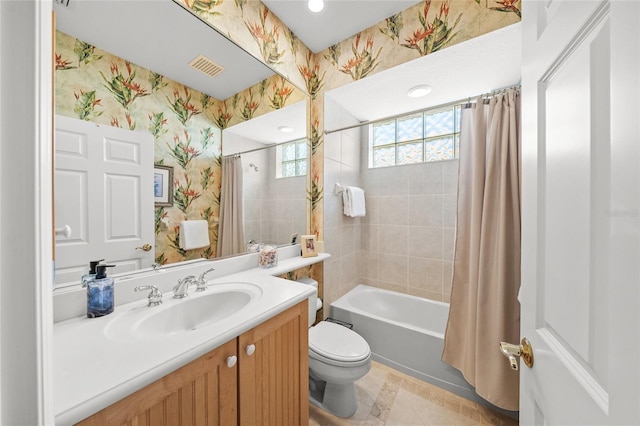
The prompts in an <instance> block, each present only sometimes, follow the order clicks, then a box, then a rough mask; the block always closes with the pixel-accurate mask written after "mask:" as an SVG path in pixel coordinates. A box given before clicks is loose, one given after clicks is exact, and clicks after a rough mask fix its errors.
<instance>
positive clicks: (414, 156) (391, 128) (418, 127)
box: [369, 105, 460, 168]
mask: <svg viewBox="0 0 640 426" xmlns="http://www.w3.org/2000/svg"><path fill="white" fill-rule="evenodd" d="M459 139H460V106H459V105H456V106H452V107H448V108H445V109H438V110H430V111H425V112H419V113H415V114H410V115H405V116H403V117H398V118H394V119H391V120H387V121H383V122H380V123H376V124H373V125H372V126H371V133H370V137H369V167H370V168H378V167H388V166H397V165H402V164H415V163H426V162H429V161H441V160H451V159H454V158H458V148H459V143H460V141H459Z"/></svg>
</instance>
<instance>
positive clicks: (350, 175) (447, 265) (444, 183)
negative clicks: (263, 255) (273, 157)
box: [324, 97, 458, 316]
mask: <svg viewBox="0 0 640 426" xmlns="http://www.w3.org/2000/svg"><path fill="white" fill-rule="evenodd" d="M325 105H326V106H325V114H326V115H325V120H326V127H327V128H330V129H333V128H338V127H341V126H345V125H348V124H354V123H357V119H356V118H355V117H353V116H350V115H349V114H348V113H347V112H346V111H344V110H343V109H342V108H341V107H340V106H339V105H337V104H336V103H335V102H333V101H332V100H331V99H330V98H329V97H325ZM366 133H367V129H366V127H362V128H359V129H352V130H349V131H344V132H339V133H332V134H329V135H326V136H325V146H324V150H325V160H324V163H325V164H324V174H325V176H324V185H325V187H324V189H325V193H324V247H325V251H326V252H328V253H330V254H331V256H332V257H331V259H330V260H329V261H326V262H325V265H324V271H325V275H324V293H325V294H324V297H325V305H324V306H325V308H326V310H325V316H326V315H328V312H329V310H328V307H329V305H330V303H331V302H332V301H334V300H336V299H337V298H339V297H340V296H342V295H343V294H344V293H346V292H347V291H349V290H350V289H351V288H353V287H355V286H356V285H357V284H367V285H372V286H376V287H381V288H386V289H390V290H394V291H400V292H403V293H407V294H413V295H417V296H420V297H426V298H429V299H434V300H440V301H446V302H448V301H449V295H450V290H451V274H452V270H453V262H452V261H453V249H454V238H455V220H456V197H457V175H458V161H457V160H452V161H441V162H433V163H426V164H414V165H407V166H397V167H386V168H381V169H368V163H367V152H368V149H367V145H366V143H367V142H366ZM336 182H339V183H341V184H343V185H355V186H360V187H361V188H363V189H364V190H365V198H366V210H367V214H366V216H365V217H363V218H349V217H346V216H344V215H343V214H342V198H341V197H339V196H335V195H334V194H333V189H334V185H335V183H336Z"/></svg>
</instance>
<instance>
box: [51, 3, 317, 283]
mask: <svg viewBox="0 0 640 426" xmlns="http://www.w3.org/2000/svg"><path fill="white" fill-rule="evenodd" d="M54 10H55V12H56V28H57V32H56V46H55V54H56V58H55V59H56V60H55V74H54V75H55V77H54V82H55V100H56V105H55V113H56V114H57V115H61V116H66V117H70V118H73V119H76V120H82V121H87V122H92V123H94V124H96V125H98V126H99V127H101V128H108V127H119V128H121V129H122V130H123V131H131V132H133V133H145V134H147V135H148V136H150V137H151V136H152V139H153V147H154V148H153V160H151V161H153V163H155V164H160V165H164V166H168V167H170V168H172V169H173V181H172V182H168V180H167V181H159V182H162V184H163V185H169V186H172V189H173V199H172V200H171V201H170V202H169V203H168V204H171V205H170V206H166V204H167V203H165V205H162V206H160V205H156V206H155V208H154V207H153V204H152V206H151V208H145V209H141V210H139V211H135V210H134V209H130V210H131V211H129V212H127V214H128V215H129V216H131V217H130V219H133V218H135V219H137V218H138V217H139V218H140V221H137V220H132V221H131V226H130V227H129V228H128V229H125V230H124V231H123V232H120V233H119V234H118V235H116V236H115V237H116V238H117V239H118V240H121V241H122V240H130V241H129V243H130V244H129V246H130V247H128V248H127V249H125V252H119V253H113V254H112V253H108V254H103V251H102V250H101V249H96V250H93V247H92V241H91V240H92V236H95V235H96V232H93V231H92V232H84V233H82V232H80V229H75V230H72V232H71V235H70V237H67V236H65V232H62V231H61V233H60V235H59V236H57V238H56V248H57V250H56V265H57V267H58V266H62V265H63V264H65V260H64V253H63V251H61V250H59V248H60V247H61V245H63V244H67V245H68V246H74V247H75V252H74V254H73V255H72V256H71V260H70V261H69V262H67V266H66V268H67V270H68V272H69V274H68V277H80V276H81V275H82V273H84V272H86V270H87V265H88V262H89V261H90V260H97V259H101V258H107V261H109V263H112V264H116V265H118V267H117V268H116V271H114V272H116V275H118V274H121V273H129V272H131V271H134V270H137V269H140V268H148V267H149V266H150V265H151V264H153V263H157V264H161V265H168V264H175V263H179V262H184V261H189V260H193V259H199V258H203V257H205V258H211V257H215V255H216V242H217V232H218V218H219V212H218V209H219V200H220V187H221V166H220V164H221V158H222V131H221V129H222V128H224V127H226V125H227V124H228V123H229V122H230V120H231V121H233V120H232V119H231V116H233V115H234V114H235V117H234V120H237V119H239V118H240V117H243V118H242V119H244V120H248V119H249V118H250V117H245V116H244V115H243V114H241V113H239V112H238V111H237V110H236V108H242V105H243V103H242V102H244V101H243V98H244V97H245V96H243V95H242V94H243V93H245V91H246V90H247V89H248V88H251V87H254V86H257V85H259V86H260V88H261V89H262V90H261V92H260V93H261V95H262V94H264V96H265V97H270V96H273V95H274V91H276V90H284V86H285V84H286V85H288V83H287V82H285V81H284V80H283V79H282V78H281V77H279V76H278V75H276V74H275V73H274V72H273V71H272V70H271V69H270V68H268V67H267V66H265V65H264V64H262V63H261V62H259V61H258V60H257V59H255V58H254V57H252V56H251V55H249V54H248V53H246V52H244V51H243V50H242V49H240V48H239V47H237V46H236V45H235V44H234V43H232V42H230V41H229V40H227V39H226V38H225V37H223V36H221V35H220V34H218V33H217V32H216V31H215V30H213V29H212V28H211V27H209V26H208V25H207V24H205V23H204V22H202V21H201V20H199V19H198V18H196V17H194V16H193V15H192V14H191V13H189V12H188V11H186V10H184V9H183V8H182V7H181V6H180V5H178V4H176V3H174V2H171V1H144V2H117V3H114V2H112V1H102V0H95V1H84V2H71V6H70V7H63V6H61V5H59V4H57V3H54ZM141 16H144V19H140V17H141ZM169 27H170V28H171V31H167V28H169ZM201 54H203V55H204V56H206V57H208V58H210V59H212V60H213V61H214V62H215V63H217V64H218V65H220V66H221V68H222V71H221V72H220V73H218V74H217V75H216V76H214V77H211V76H208V75H205V74H204V73H203V72H201V71H199V70H197V69H193V68H192V67H191V66H189V62H190V61H191V60H193V59H194V58H196V57H197V56H198V55H201ZM286 90H289V88H287V89H286ZM290 90H291V91H294V89H293V88H291V89H290ZM257 92H258V90H254V94H255V93H257ZM249 93H250V92H249ZM287 93H290V92H287ZM239 94H240V95H239ZM296 96H298V95H296V94H294V95H292V96H291V98H290V101H291V102H293V99H295V98H296ZM232 100H233V101H232ZM236 100H239V102H238V103H237V105H236V102H235V101H236ZM248 102H253V99H249V101H248ZM263 104H264V105H269V102H268V101H266V98H265V102H263ZM263 113H264V112H263V111H262V112H261V111H255V110H252V115H255V116H259V115H260V114H263ZM305 127H306V126H305ZM56 142H57V141H56ZM116 145H117V144H116ZM114 146H115V145H114ZM59 147H60V145H59V144H56V149H58V148H59ZM56 155H58V153H56ZM57 162H58V160H57V159H56V163H57ZM148 166H149V165H148V164H146V165H145V168H146V169H148V170H152V171H153V167H148ZM61 182H62V181H60V180H58V176H56V179H55V186H56V195H58V194H61V193H65V191H66V192H67V195H69V197H70V198H71V199H73V197H74V195H73V194H71V192H70V188H68V187H66V186H65V185H64V184H62V183H61ZM76 183H78V181H76ZM140 188H141V190H140V191H139V192H143V191H144V190H143V189H142V186H141V187H140ZM76 190H77V191H84V194H90V193H92V189H91V188H89V187H87V185H86V184H82V183H81V182H80V183H79V184H78V185H76ZM149 191H150V192H152V191H153V188H152V185H150V186H149ZM300 191H301V197H304V194H305V189H301V190H300ZM113 193H114V194H116V195H118V194H119V192H118V191H115V192H113ZM58 201H59V200H58V198H57V197H56V208H58V206H62V207H66V208H68V209H71V210H72V211H71V213H72V215H73V214H76V213H78V214H77V215H76V216H78V217H80V216H81V217H82V218H83V220H84V223H83V224H82V225H81V226H84V227H87V229H89V228H90V227H91V223H89V222H90V221H91V218H92V217H93V215H90V214H88V213H87V212H82V213H79V212H78V211H77V210H74V209H73V208H72V207H71V203H67V202H58ZM80 204H82V203H80ZM86 204H87V203H85V205H86ZM58 213H59V212H56V220H57V219H58V218H60V217H64V215H62V214H58ZM142 219H144V220H142ZM192 220H204V221H206V222H207V223H208V234H209V235H208V237H209V241H210V245H207V246H204V247H201V248H197V249H189V250H185V249H182V247H181V246H182V244H181V243H180V225H181V223H183V222H185V221H192ZM106 222H109V221H106ZM110 223H111V225H113V224H116V225H117V224H120V223H121V222H119V221H117V220H111V221H110ZM143 223H146V224H148V225H143ZM64 225H65V224H64V223H56V225H55V226H56V228H61V229H64ZM149 226H150V227H151V228H152V229H151V230H150V232H151V238H150V239H151V241H146V239H144V241H143V238H142V237H141V235H142V234H143V232H142V230H141V229H140V228H142V227H145V232H147V231H148V230H147V229H146V228H147V227H149ZM79 227H80V226H79ZM79 227H77V228H79ZM113 229H115V228H114V227H112V230H113ZM100 232H102V231H100ZM138 240H140V241H138ZM147 244H148V245H150V246H152V249H150V250H144V247H148V246H146V245H147ZM136 247H140V248H142V249H136ZM56 282H57V284H58V285H59V284H61V283H68V284H69V285H77V283H78V280H76V279H71V281H69V279H68V278H65V279H60V280H57V281H56Z"/></svg>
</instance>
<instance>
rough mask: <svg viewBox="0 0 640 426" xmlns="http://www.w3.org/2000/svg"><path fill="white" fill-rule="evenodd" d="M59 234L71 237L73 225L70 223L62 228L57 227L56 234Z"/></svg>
mask: <svg viewBox="0 0 640 426" xmlns="http://www.w3.org/2000/svg"><path fill="white" fill-rule="evenodd" d="M58 235H62V236H63V237H65V238H69V237H70V236H71V227H70V226H69V225H65V226H63V227H62V228H56V236H58Z"/></svg>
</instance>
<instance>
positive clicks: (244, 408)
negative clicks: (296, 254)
mask: <svg viewBox="0 0 640 426" xmlns="http://www.w3.org/2000/svg"><path fill="white" fill-rule="evenodd" d="M307 306H308V303H307V301H306V300H305V301H303V302H301V303H299V304H298V305H296V306H294V307H292V308H290V309H288V310H286V311H284V312H282V313H280V314H278V315H276V316H275V317H273V318H271V319H269V320H267V321H265V322H264V323H262V324H260V325H258V326H256V327H255V328H253V329H251V330H249V331H247V332H246V333H244V334H242V335H241V336H239V337H238V338H236V339H233V340H231V341H229V342H227V343H225V344H224V345H222V346H220V347H218V348H216V349H214V350H213V351H211V352H209V353H207V354H206V355H203V356H202V357H200V358H198V359H197V360H195V361H193V362H191V363H189V364H187V365H185V366H184V367H182V368H180V369H178V370H176V371H174V372H173V373H171V374H168V375H167V376H165V377H163V378H162V379H159V380H157V381H156V382H154V383H152V384H150V385H149V386H147V387H145V388H143V389H140V390H139V391H137V392H135V393H133V394H132V395H130V396H128V397H126V398H124V399H122V400H120V401H118V402H116V403H114V404H112V405H110V406H109V407H107V408H105V409H103V410H102V411H99V412H97V413H96V414H94V415H92V416H91V417H88V418H87V419H85V420H83V421H81V422H80V423H78V425H82V426H94V425H95V426H97V425H100V426H104V425H132V426H133V425H145V426H146V425H149V426H156V425H157V426H160V425H166V426H181V425H220V426H233V425H237V424H240V425H251V426H254V425H255V426H258V425H272V426H285V425H291V426H300V425H308V424H309V399H308V380H309V376H308V375H309V370H308V362H309V358H308V329H307V321H308V319H307ZM252 345H253V346H252ZM232 356H237V358H238V361H237V362H236V363H235V364H234V365H233V366H231V367H229V366H228V365H227V363H228V361H229V358H230V357H232ZM238 408H239V409H238Z"/></svg>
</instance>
